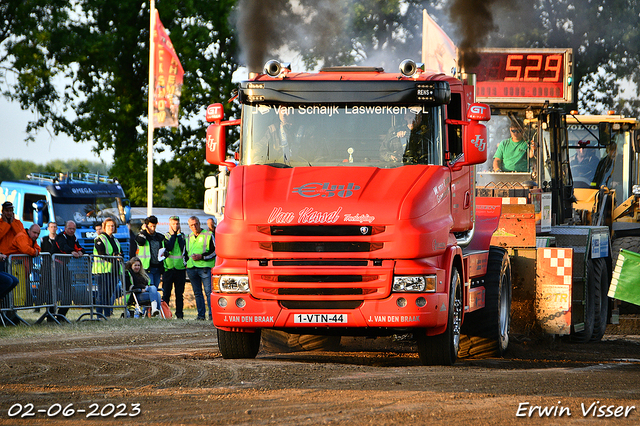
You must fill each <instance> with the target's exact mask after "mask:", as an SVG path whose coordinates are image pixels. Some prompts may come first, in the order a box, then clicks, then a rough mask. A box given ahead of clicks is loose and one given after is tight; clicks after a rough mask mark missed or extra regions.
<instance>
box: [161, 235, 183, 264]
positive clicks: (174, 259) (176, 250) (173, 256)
mask: <svg viewBox="0 0 640 426" xmlns="http://www.w3.org/2000/svg"><path fill="white" fill-rule="evenodd" d="M180 235H182V236H183V238H184V234H178V236H176V243H175V244H174V245H173V249H172V250H171V251H170V252H168V253H167V252H165V259H164V267H165V269H185V266H184V257H182V251H181V250H180V244H179V243H178V240H179V239H180ZM164 236H165V240H166V241H169V240H170V239H171V234H169V233H168V232H167V233H166V234H165V235H164Z"/></svg>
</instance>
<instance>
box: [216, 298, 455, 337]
mask: <svg viewBox="0 0 640 426" xmlns="http://www.w3.org/2000/svg"><path fill="white" fill-rule="evenodd" d="M400 298H404V299H405V301H406V304H404V306H403V307H401V306H402V305H403V303H402V302H400V303H399V302H398V300H399V299H400ZM420 298H422V299H424V300H419V299H420ZM240 299H242V300H240ZM221 305H224V307H222V306H221ZM238 305H239V306H243V307H242V308H240V307H238ZM399 305H400V306H399ZM421 305H423V306H421ZM211 306H212V310H213V324H214V325H215V326H216V327H217V328H221V329H223V330H225V329H226V330H235V331H238V330H243V329H255V328H280V329H283V328H284V329H286V328H319V327H323V328H325V327H327V328H362V327H386V328H417V327H418V328H438V327H446V324H447V317H448V312H447V310H448V297H447V294H446V293H392V294H391V295H390V296H388V297H386V298H383V299H375V300H363V301H362V302H361V303H360V305H359V306H358V307H356V308H354V309H287V308H285V307H283V306H282V304H281V303H280V302H279V301H277V300H260V299H256V298H254V297H253V296H251V294H248V293H247V294H226V293H211Z"/></svg>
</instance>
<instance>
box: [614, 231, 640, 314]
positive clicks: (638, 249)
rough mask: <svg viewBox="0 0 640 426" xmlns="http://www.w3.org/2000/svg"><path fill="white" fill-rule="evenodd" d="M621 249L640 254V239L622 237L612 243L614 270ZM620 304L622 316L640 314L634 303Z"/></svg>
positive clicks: (638, 307)
mask: <svg viewBox="0 0 640 426" xmlns="http://www.w3.org/2000/svg"><path fill="white" fill-rule="evenodd" d="M620 249H625V250H629V251H632V252H634V253H640V237H633V236H632V237H622V238H616V239H615V240H613V242H612V243H611V257H612V261H613V262H612V265H613V269H615V267H616V262H617V261H618V254H620ZM618 303H619V304H620V314H622V315H639V314H640V306H638V305H634V304H633V303H629V302H623V301H619V302H618Z"/></svg>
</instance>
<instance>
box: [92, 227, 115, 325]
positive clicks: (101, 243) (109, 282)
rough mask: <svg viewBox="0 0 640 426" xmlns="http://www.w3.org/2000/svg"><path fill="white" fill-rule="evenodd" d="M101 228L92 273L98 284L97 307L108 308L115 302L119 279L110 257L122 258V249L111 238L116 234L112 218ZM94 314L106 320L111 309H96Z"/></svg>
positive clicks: (94, 251)
mask: <svg viewBox="0 0 640 426" xmlns="http://www.w3.org/2000/svg"><path fill="white" fill-rule="evenodd" d="M102 228H103V229H102V230H103V232H102V234H100V235H99V236H98V237H97V239H96V243H95V245H94V246H93V254H94V259H93V270H92V272H93V274H94V275H96V282H97V284H98V305H104V306H110V305H113V302H114V300H115V297H114V295H115V293H116V287H117V284H118V278H119V276H118V275H119V274H117V271H116V270H114V265H117V261H116V259H112V258H111V257H114V256H122V249H121V248H120V242H119V241H118V240H117V239H116V238H115V237H114V236H113V234H114V233H115V232H116V221H115V220H113V219H112V218H107V219H105V221H104V222H103V223H102ZM96 255H97V256H108V258H103V257H95V256H96ZM120 272H122V269H120ZM96 312H98V313H99V314H103V315H104V316H105V317H107V318H108V317H110V316H111V313H112V312H113V309H112V308H105V307H98V308H96Z"/></svg>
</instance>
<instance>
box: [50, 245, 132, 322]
mask: <svg viewBox="0 0 640 426" xmlns="http://www.w3.org/2000/svg"><path fill="white" fill-rule="evenodd" d="M53 264H54V271H55V273H54V275H55V282H56V285H57V288H58V295H59V301H58V303H57V307H58V309H59V310H62V311H63V312H66V311H67V310H68V309H89V312H86V313H83V314H82V315H80V317H79V318H78V321H80V320H82V319H83V318H84V317H85V316H87V315H88V316H89V317H90V319H95V318H97V319H106V318H108V317H110V316H111V314H112V313H113V310H114V309H115V308H123V310H124V301H123V294H122V293H123V292H122V290H121V289H122V287H123V286H124V284H123V283H124V264H123V261H122V258H121V257H118V256H89V255H84V256H81V257H77V258H76V257H73V255H70V254H54V255H53ZM94 317H95V318H94Z"/></svg>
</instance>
